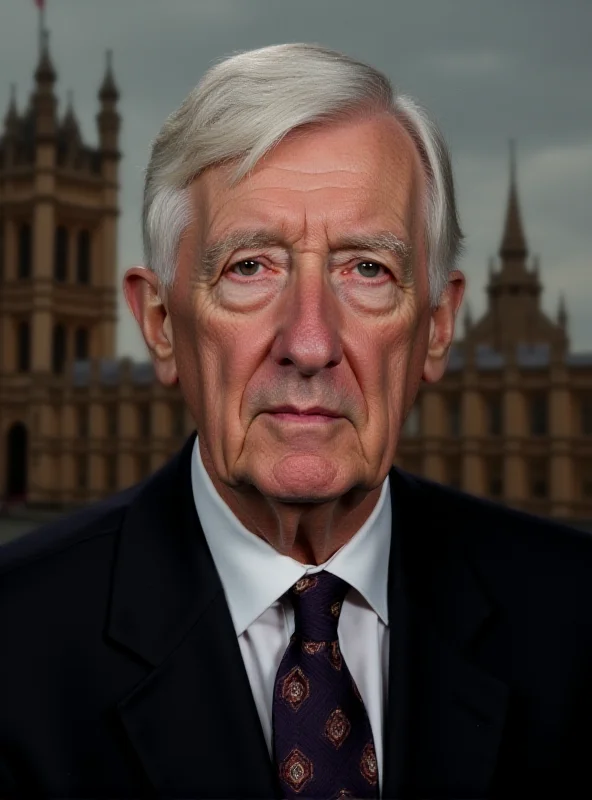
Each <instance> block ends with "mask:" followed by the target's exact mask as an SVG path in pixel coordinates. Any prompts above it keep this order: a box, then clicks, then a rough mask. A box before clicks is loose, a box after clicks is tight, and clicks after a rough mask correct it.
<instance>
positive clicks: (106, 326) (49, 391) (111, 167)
mask: <svg viewBox="0 0 592 800" xmlns="http://www.w3.org/2000/svg"><path fill="white" fill-rule="evenodd" d="M48 39H49V37H48V33H47V31H43V36H42V40H41V44H40V53H39V60H38V64H37V68H36V70H35V73H34V85H33V91H32V93H31V95H30V98H29V102H28V106H27V107H26V108H25V109H24V111H23V112H22V113H20V112H19V109H18V106H17V98H16V91H15V90H14V88H13V91H12V95H11V99H10V103H9V107H8V111H7V113H6V116H5V120H4V131H3V132H1V131H0V437H1V441H2V444H3V447H2V451H3V452H2V451H0V456H2V461H3V462H4V463H0V496H2V494H3V493H4V492H5V491H6V492H7V493H8V494H11V495H15V494H18V493H19V492H18V490H19V489H20V488H21V484H22V488H23V494H25V493H27V494H28V496H32V495H33V496H34V476H33V473H34V470H35V468H36V467H37V468H39V469H41V468H42V467H43V464H42V463H41V462H42V461H43V460H44V458H45V456H44V455H43V454H42V453H41V451H40V453H39V456H38V457H37V458H36V456H35V442H36V441H37V442H38V441H40V440H43V437H44V436H49V435H50V431H51V430H54V429H55V426H54V424H53V423H54V420H53V419H52V411H51V408H52V404H53V405H55V402H56V400H57V394H58V393H59V392H60V391H63V389H64V387H65V386H66V384H67V383H68V380H69V375H70V372H71V366H72V364H73V362H74V361H80V360H95V359H100V358H113V357H114V356H115V333H116V302H117V299H116V298H117V252H116V250H117V239H116V229H117V215H118V191H119V187H118V163H119V158H120V155H119V150H118V142H119V128H120V117H119V114H118V111H117V101H118V91H117V87H116V85H115V80H114V77H113V70H112V65H111V56H110V53H109V54H108V57H107V67H106V72H105V75H104V79H103V82H102V85H101V86H100V90H99V93H98V99H99V113H98V114H97V127H98V146H96V147H92V146H89V145H87V144H86V143H85V142H84V141H83V140H82V137H81V134H80V128H79V125H78V121H77V119H76V114H75V111H74V103H73V98H72V96H71V95H70V97H69V102H68V105H67V108H66V110H65V113H64V114H63V115H61V116H60V114H59V113H58V100H57V97H56V93H55V84H56V77H57V76H56V70H55V68H54V65H53V63H52V59H51V56H50V51H49V41H48ZM6 441H8V444H7V445H6V448H5V447H4V444H5V442H6ZM23 449H24V451H25V456H23V455H22V452H23ZM4 453H6V456H5V457H4ZM19 454H20V455H19ZM21 458H22V459H24V461H25V463H26V465H28V466H27V467H26V468H25V467H23V474H22V475H18V474H17V477H16V478H15V477H14V475H15V473H18V472H19V470H18V469H15V467H14V463H15V459H16V460H17V461H18V460H19V459H21ZM8 464H11V469H10V470H9V469H8ZM46 466H47V465H46ZM29 467H30V472H31V475H28V474H24V473H25V472H27V471H28V470H29ZM9 475H12V478H10V480H11V481H12V482H13V483H14V484H15V485H13V486H8V485H6V484H7V481H9ZM16 484H18V486H17V485H16Z"/></svg>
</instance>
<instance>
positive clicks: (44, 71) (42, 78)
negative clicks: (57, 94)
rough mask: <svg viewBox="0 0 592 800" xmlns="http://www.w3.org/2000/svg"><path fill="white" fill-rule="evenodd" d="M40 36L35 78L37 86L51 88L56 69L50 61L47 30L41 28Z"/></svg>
mask: <svg viewBox="0 0 592 800" xmlns="http://www.w3.org/2000/svg"><path fill="white" fill-rule="evenodd" d="M41 36H42V45H41V53H40V54H39V63H38V64H37V69H36V70H35V80H36V82H37V85H38V86H39V87H42V86H43V87H46V88H50V89H51V87H52V85H53V84H54V83H55V79H56V71H55V69H54V67H53V64H52V63H51V57H50V55H49V31H48V30H43V31H42V34H41Z"/></svg>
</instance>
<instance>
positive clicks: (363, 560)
mask: <svg viewBox="0 0 592 800" xmlns="http://www.w3.org/2000/svg"><path fill="white" fill-rule="evenodd" d="M191 482H192V487H193V498H194V501H195V507H196V509H197V513H198V516H199V519H200V522H201V526H202V528H203V532H204V535H205V537H206V541H207V543H208V547H209V548H210V552H211V553H212V558H213V559H214V563H215V565H216V569H217V570H218V574H219V575H220V580H221V581H222V586H223V587H224V592H225V595H226V600H227V602H228V606H229V609H230V614H231V616H232V620H233V622H234V627H235V630H236V633H237V636H240V635H241V634H242V633H243V632H244V631H245V630H246V629H247V628H248V627H249V625H251V623H252V622H254V621H255V620H256V619H257V617H259V616H261V614H262V613H263V612H264V611H266V609H268V608H269V607H270V606H271V605H272V604H273V603H274V602H276V600H278V599H279V598H280V597H281V596H282V595H284V594H285V593H286V592H287V591H288V589H289V588H290V587H291V586H293V584H294V583H296V581H298V580H300V578H302V577H303V576H304V575H306V574H310V573H314V572H319V571H320V570H322V569H326V570H327V571H328V572H332V573H333V574H334V575H337V576H338V577H339V578H342V579H343V580H344V581H347V583H349V584H350V585H351V586H353V587H354V588H355V589H357V591H358V592H359V593H360V594H361V595H362V596H363V597H364V599H365V600H366V602H367V603H369V605H370V606H371V607H372V608H373V609H374V611H375V612H376V613H377V614H378V615H379V616H380V618H381V619H382V621H383V622H384V623H385V624H387V625H388V604H387V581H388V564H389V552H390V540H391V519H392V514H391V499H390V492H389V479H388V476H387V477H386V479H385V481H384V483H383V485H382V490H381V492H380V497H379V499H378V502H377V504H376V506H375V507H374V509H373V510H372V513H371V514H370V516H369V517H368V519H367V520H366V522H365V523H364V524H363V525H362V527H361V528H360V529H359V530H358V531H357V533H356V534H355V535H354V536H353V537H352V538H351V539H350V540H349V542H347V543H346V544H345V545H343V547H341V548H340V549H339V550H338V551H337V552H336V553H334V554H333V555H332V556H331V558H329V559H328V560H327V561H326V562H325V563H324V564H319V565H318V566H317V565H306V564H301V563H300V562H298V561H295V560H294V559H293V558H290V557H289V556H284V555H282V554H281V553H278V552H277V550H275V549H274V548H273V547H272V546H271V545H270V544H269V543H268V542H266V541H264V540H263V539H261V538H260V537H259V536H256V535H255V534H254V533H251V531H249V530H248V529H247V528H246V527H245V526H244V525H243V524H242V523H241V522H240V520H239V519H238V518H237V517H236V516H235V514H234V513H233V512H232V511H231V510H230V508H229V506H228V505H227V504H226V503H225V502H224V500H223V499H222V498H221V497H220V495H219V494H218V492H217V491H216V488H215V486H214V484H213V483H212V481H211V479H210V476H209V475H208V473H207V471H206V468H205V466H204V464H203V461H202V458H201V453H200V450H199V438H198V437H196V439H195V443H194V447H193V454H192V458H191Z"/></svg>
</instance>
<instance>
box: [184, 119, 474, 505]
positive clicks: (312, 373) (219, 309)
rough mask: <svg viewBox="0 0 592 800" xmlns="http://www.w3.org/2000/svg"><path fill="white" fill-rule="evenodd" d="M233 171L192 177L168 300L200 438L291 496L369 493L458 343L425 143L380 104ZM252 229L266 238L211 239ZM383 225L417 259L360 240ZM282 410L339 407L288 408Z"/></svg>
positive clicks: (268, 492) (241, 476)
mask: <svg viewBox="0 0 592 800" xmlns="http://www.w3.org/2000/svg"><path fill="white" fill-rule="evenodd" d="M230 174H231V167H229V166H222V167H220V166H219V167H214V168H211V169H209V170H207V171H206V172H205V173H203V174H202V175H201V176H200V177H199V178H197V179H196V180H195V181H194V183H193V185H192V187H191V191H192V197H193V203H194V222H193V223H192V225H191V227H190V228H189V229H188V231H187V232H186V234H185V235H184V237H183V238H182V241H181V245H180V249H179V258H178V264H177V277H176V281H175V285H174V287H173V289H172V290H171V292H170V294H169V298H168V304H169V315H170V320H169V322H170V325H171V327H172V331H171V333H172V338H173V341H174V361H175V369H176V372H177V375H178V378H179V382H180V384H181V388H182V392H183V395H184V397H185V399H186V402H187V404H188V406H189V407H190V410H191V412H192V414H193V417H194V419H195V421H196V425H197V430H198V433H199V437H200V445H201V446H202V447H205V448H206V449H207V452H208V454H209V458H210V459H211V463H212V464H213V466H214V470H215V472H216V474H217V476H219V478H220V479H221V480H222V481H223V482H224V483H225V484H227V485H229V486H233V487H236V488H239V489H240V487H241V486H242V487H244V488H245V489H246V487H247V486H254V487H255V488H256V489H257V490H258V491H259V492H261V493H262V494H263V495H265V496H268V497H274V498H277V499H278V500H283V501H285V502H290V501H298V500H302V501H304V500H308V501H311V502H323V501H326V500H330V499H333V498H336V497H339V496H341V495H343V494H345V493H346V492H348V491H349V490H350V489H352V488H353V487H358V488H362V489H365V490H368V491H370V490H371V489H374V488H376V487H377V486H378V485H379V484H380V483H381V482H382V481H383V480H384V478H385V476H386V474H387V472H388V470H389V469H390V467H391V466H392V463H393V461H394V458H395V451H396V447H397V440H398V436H399V431H400V427H401V425H402V422H403V420H404V417H405V415H406V413H407V411H408V410H409V407H410V406H411V404H412V402H413V400H414V398H415V395H416V391H417V388H418V385H419V382H420V380H421V378H422V374H423V375H424V377H427V378H428V379H434V380H435V379H437V377H439V373H440V372H441V370H440V362H441V369H443V368H444V362H445V351H446V350H447V346H448V344H449V342H448V343H446V344H445V346H444V348H443V349H442V348H440V349H441V350H442V353H443V355H442V356H441V357H440V355H438V354H439V353H440V350H438V348H437V347H436V348H435V350H434V353H435V352H436V350H438V353H436V355H435V356H434V354H432V355H430V350H429V347H430V345H429V342H430V341H431V338H432V339H433V338H434V331H435V330H436V337H435V338H436V339H438V336H440V339H442V331H443V329H442V324H440V328H438V318H437V316H434V314H431V313H430V309H429V305H428V283H427V267H426V255H425V251H424V245H423V238H424V233H423V231H424V228H423V226H424V220H423V218H422V212H421V207H422V200H423V192H424V184H423V174H422V170H421V166H420V162H419V157H418V155H417V153H416V150H415V148H414V146H413V144H412V142H411V139H410V138H409V136H408V135H407V134H406V133H405V132H404V130H403V129H402V128H401V127H400V126H399V124H398V123H397V122H396V121H394V120H393V119H391V118H390V117H386V116H385V115H381V116H375V117H371V118H369V119H366V120H364V121H357V122H356V121H354V122H352V121H349V122H343V123H339V124H333V125H331V126H326V127H318V128H309V129H302V130H300V131H297V132H294V133H293V134H291V135H289V136H288V137H286V139H285V140H284V141H283V142H282V143H281V144H280V145H279V146H278V147H277V148H276V149H275V150H273V151H272V153H271V154H269V155H268V156H267V157H266V158H265V159H264V160H263V161H261V162H260V163H259V164H258V166H257V167H256V168H255V170H254V172H253V173H252V175H251V176H249V177H248V178H246V179H244V180H243V181H241V182H240V183H239V184H238V185H237V186H236V187H234V188H229V187H228V182H227V179H228V177H229V175H230ZM239 232H240V233H241V234H249V235H250V234H253V235H255V234H257V238H258V240H259V241H258V242H257V243H255V242H252V243H250V244H248V245H245V244H243V245H242V246H240V247H239V248H238V249H236V243H237V240H236V238H235V240H234V249H233V244H232V242H231V244H230V249H224V248H223V247H220V246H218V247H213V246H214V245H219V243H220V242H222V241H223V240H226V239H227V238H228V237H230V236H231V235H233V234H237V233H239ZM384 232H388V233H390V234H393V235H394V236H395V237H397V238H398V239H399V240H400V241H401V242H402V243H404V245H406V246H407V248H408V250H409V252H410V253H411V255H410V256H408V255H405V253H404V252H403V248H401V252H397V251H396V250H393V251H391V250H388V249H383V248H382V247H379V246H376V245H375V246H371V247H363V248H361V249H352V247H351V244H352V242H351V240H352V238H353V237H368V236H372V235H376V234H380V233H384ZM348 240H349V241H348ZM206 256H207V258H208V268H209V269H206V268H205V267H204V263H203V259H204V257H206ZM461 294H462V292H461ZM458 299H460V298H458ZM455 310H456V309H455ZM452 316H453V315H452ZM438 331H439V333H438ZM449 332H450V337H451V336H452V330H450V331H449ZM447 336H448V329H446V331H445V337H444V338H446V337H447ZM430 337H431V338H430ZM440 344H441V342H440ZM430 359H431V360H430ZM430 371H431V372H430ZM427 372H430V375H426V373H427ZM436 373H438V374H436ZM281 406H292V407H294V408H295V409H298V410H306V409H310V408H311V407H315V406H319V407H322V408H325V409H330V410H331V411H332V412H333V413H334V414H335V415H336V416H334V417H323V416H321V417H318V416H317V417H307V416H303V415H302V416H291V415H286V414H284V415H281V414H279V413H274V409H277V408H278V407H281Z"/></svg>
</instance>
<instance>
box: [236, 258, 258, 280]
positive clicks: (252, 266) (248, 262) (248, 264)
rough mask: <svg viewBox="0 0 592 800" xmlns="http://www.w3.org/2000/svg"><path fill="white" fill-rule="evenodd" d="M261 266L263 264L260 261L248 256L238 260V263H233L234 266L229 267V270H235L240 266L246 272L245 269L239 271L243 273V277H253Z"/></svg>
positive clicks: (240, 273)
mask: <svg viewBox="0 0 592 800" xmlns="http://www.w3.org/2000/svg"><path fill="white" fill-rule="evenodd" d="M260 266H261V262H260V261H254V260H252V259H250V258H246V259H244V260H243V261H237V262H236V264H232V266H230V267H229V269H228V271H229V272H234V271H235V270H236V269H237V268H240V269H241V270H244V272H243V271H241V272H239V273H238V274H239V275H242V276H243V278H252V277H253V275H255V274H256V272H257V267H260Z"/></svg>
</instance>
